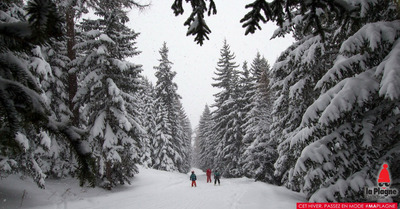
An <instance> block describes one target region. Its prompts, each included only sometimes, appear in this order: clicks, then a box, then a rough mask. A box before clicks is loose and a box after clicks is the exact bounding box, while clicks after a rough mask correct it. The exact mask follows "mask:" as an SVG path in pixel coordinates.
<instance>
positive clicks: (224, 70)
mask: <svg viewBox="0 0 400 209" xmlns="http://www.w3.org/2000/svg"><path fill="white" fill-rule="evenodd" d="M220 54H221V58H220V59H219V61H218V63H217V65H218V67H217V68H216V70H217V71H216V72H215V74H216V76H217V77H216V78H213V79H214V80H215V81H216V83H213V84H212V86H213V87H217V88H220V89H221V91H220V92H219V93H217V94H215V95H214V96H215V102H216V103H215V104H214V105H213V107H215V108H216V110H215V111H214V112H213V120H214V123H215V126H214V127H213V131H214V132H215V140H217V141H218V144H217V147H216V149H217V153H216V158H217V159H216V162H215V164H214V166H215V168H218V169H219V170H221V172H222V175H224V176H226V177H238V176H240V175H241V174H242V171H241V168H240V166H239V163H240V150H241V148H242V137H243V132H242V129H241V125H242V124H243V118H242V115H241V111H242V107H241V104H240V103H239V102H238V100H239V99H240V88H239V87H238V85H239V73H238V71H237V69H236V68H237V67H238V65H236V63H235V62H234V59H235V55H234V54H233V53H232V52H231V51H230V47H229V45H228V44H227V42H226V40H225V41H224V45H223V47H222V49H221V52H220Z"/></svg>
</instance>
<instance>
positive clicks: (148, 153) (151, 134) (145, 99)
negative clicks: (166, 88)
mask: <svg viewBox="0 0 400 209" xmlns="http://www.w3.org/2000/svg"><path fill="white" fill-rule="evenodd" d="M142 86H143V88H141V89H140V90H139V92H138V94H139V98H140V99H139V101H140V102H141V106H140V108H139V112H140V113H141V118H142V126H143V129H144V133H143V134H142V135H141V143H140V144H141V146H140V163H141V164H142V165H143V166H145V167H149V168H150V167H152V165H153V164H152V163H153V162H152V159H154V156H153V149H154V148H153V146H154V143H155V142H154V140H155V136H156V111H155V99H156V97H155V89H154V86H153V84H152V83H151V82H150V81H149V80H148V79H147V78H144V79H143V80H142Z"/></svg>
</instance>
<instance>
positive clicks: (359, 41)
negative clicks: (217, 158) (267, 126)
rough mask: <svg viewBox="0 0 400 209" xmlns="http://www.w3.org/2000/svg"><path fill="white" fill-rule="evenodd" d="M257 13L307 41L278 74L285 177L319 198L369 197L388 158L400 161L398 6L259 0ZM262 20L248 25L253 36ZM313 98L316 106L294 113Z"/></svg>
mask: <svg viewBox="0 0 400 209" xmlns="http://www.w3.org/2000/svg"><path fill="white" fill-rule="evenodd" d="M257 2H258V3H260V2H262V4H256V3H257ZM278 4H280V5H284V6H283V7H276V5H278ZM250 7H252V8H253V10H252V12H256V11H261V10H263V11H265V16H266V18H264V17H263V18H260V19H261V20H264V21H265V20H266V19H268V20H275V21H277V23H278V25H279V26H280V29H278V30H277V32H276V33H275V36H279V35H284V34H286V33H287V31H293V32H294V36H295V38H296V39H297V42H296V43H294V44H293V45H292V46H291V47H289V49H287V50H286V51H285V52H284V53H283V54H282V55H281V57H280V58H279V59H278V62H277V63H276V64H275V65H274V68H273V71H274V73H273V78H274V80H273V81H272V82H273V85H274V86H275V87H277V89H278V93H279V94H280V95H281V96H280V97H279V99H278V101H277V102H276V103H275V107H274V114H275V117H274V119H276V120H275V122H274V126H273V133H272V136H274V137H276V138H278V139H279V141H278V142H279V143H280V144H279V146H278V149H279V159H278V160H277V162H276V163H275V166H276V169H277V174H278V175H283V177H284V178H283V179H282V180H283V183H285V184H286V185H287V186H289V187H291V188H292V189H295V190H301V191H303V192H304V193H305V194H306V195H307V197H308V198H310V201H318V202H319V201H323V202H325V201H363V200H365V199H364V198H365V197H364V196H363V195H362V192H363V190H362V188H363V187H364V186H371V185H373V184H374V183H373V182H374V181H375V178H376V173H377V172H378V170H379V168H380V165H381V164H382V162H383V161H387V162H389V163H390V164H395V165H397V164H398V160H397V159H398V150H399V146H398V144H399V143H398V138H399V135H398V129H397V128H395V127H399V124H398V123H399V120H398V114H399V111H398V103H399V96H398V95H399V91H398V89H399V86H400V85H399V82H398V79H395V78H398V76H399V74H398V72H397V71H396V69H398V66H399V62H398V60H399V59H398V54H399V50H398V49H399V47H398V42H399V11H398V7H397V5H396V2H394V1H370V0H365V1H350V0H349V1H312V2H311V1H310V2H305V3H300V2H295V1H273V2H271V3H266V2H264V1H261V0H256V1H255V3H253V4H252V5H250ZM284 8H286V9H284ZM272 10H274V11H272ZM255 16H257V15H250V14H249V15H248V16H246V18H244V19H243V21H246V24H247V26H249V28H248V29H249V32H254V30H253V29H254V28H256V26H257V25H258V24H257V23H258V22H259V20H260V19H258V20H256V19H254V18H253V17H255ZM252 28H253V29H252ZM394 57H397V58H394ZM321 60H323V62H321ZM388 75H390V76H388ZM389 77H390V78H389ZM305 92H313V93H312V94H311V95H309V96H308V97H309V98H312V100H303V101H305V102H306V103H307V104H304V103H299V104H301V106H302V107H301V108H298V109H297V112H295V111H291V112H289V114H286V112H288V110H292V107H295V106H294V105H293V104H294V102H297V101H298V102H301V101H302V100H300V99H301V98H307V97H305V96H304V95H305V94H310V93H305ZM313 95H314V96H313ZM313 100H314V101H313ZM293 113H295V114H293ZM290 118H293V119H295V120H294V121H290V120H288V119H290ZM299 119H301V120H299ZM289 125H290V126H289ZM287 126H289V128H287ZM286 170H289V172H287V173H286V174H285V173H284V172H282V171H286Z"/></svg>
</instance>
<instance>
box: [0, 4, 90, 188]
mask: <svg viewBox="0 0 400 209" xmlns="http://www.w3.org/2000/svg"><path fill="white" fill-rule="evenodd" d="M23 6H24V2H22V1H18V2H15V3H10V2H2V3H0V8H1V11H2V12H1V15H0V16H1V18H0V20H1V22H0V36H1V41H0V57H1V58H0V62H1V71H0V72H1V74H0V86H1V87H0V105H1V108H0V121H1V123H0V124H1V125H0V133H1V134H0V136H1V139H0V156H1V157H0V162H1V163H0V165H1V166H0V171H1V176H2V177H6V176H7V175H9V174H11V173H16V172H22V173H25V174H28V175H30V176H31V177H32V178H33V179H34V180H35V182H36V183H37V184H38V186H39V187H44V179H45V177H46V175H45V174H44V171H46V168H45V166H44V165H43V164H42V161H41V160H42V159H40V157H43V155H44V154H46V155H47V154H48V153H47V152H48V151H49V149H50V146H51V139H50V137H49V134H54V135H57V136H61V137H57V140H58V142H59V143H62V144H69V145H72V146H71V147H72V148H73V151H74V152H75V153H77V154H78V155H79V156H85V155H87V152H86V150H84V149H82V144H81V142H80V134H81V133H79V131H78V130H77V129H76V128H74V127H71V126H70V125H69V124H68V121H61V120H56V119H55V118H54V117H53V116H52V115H51V114H52V111H51V108H50V106H49V102H50V101H49V100H48V99H46V97H47V96H46V94H45V90H47V89H49V87H50V85H51V84H52V83H53V82H52V79H53V78H54V77H53V75H52V71H51V69H50V66H49V64H48V63H47V62H46V61H45V60H44V57H43V55H42V51H41V47H40V46H43V45H44V44H46V42H47V43H48V42H50V38H52V37H54V38H59V37H61V35H62V32H61V24H62V23H61V17H60V16H59V14H58V12H57V10H56V6H55V4H54V3H52V2H51V1H38V0H33V1H29V2H27V6H26V7H25V8H26V11H24V10H22V7H23ZM25 17H27V19H25ZM47 98H49V97H47ZM60 134H62V135H60ZM10 139H12V140H10ZM82 158H84V157H82ZM41 166H42V167H41ZM42 168H44V169H45V170H43V169H42ZM81 171H82V172H86V171H87V170H86V169H85V168H82V169H81Z"/></svg>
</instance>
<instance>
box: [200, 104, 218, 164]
mask: <svg viewBox="0 0 400 209" xmlns="http://www.w3.org/2000/svg"><path fill="white" fill-rule="evenodd" d="M213 126H214V125H213V120H212V116H211V111H210V108H209V107H208V105H206V106H205V107H204V110H203V114H202V115H201V116H200V121H199V125H198V127H197V130H196V138H195V144H196V150H195V153H196V154H195V157H196V160H195V161H196V162H197V166H199V168H200V169H202V170H204V171H205V170H207V169H208V168H214V167H215V166H214V164H215V162H214V159H215V156H216V150H215V148H216V145H217V143H218V141H216V140H214V137H213V131H212V128H213Z"/></svg>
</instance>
